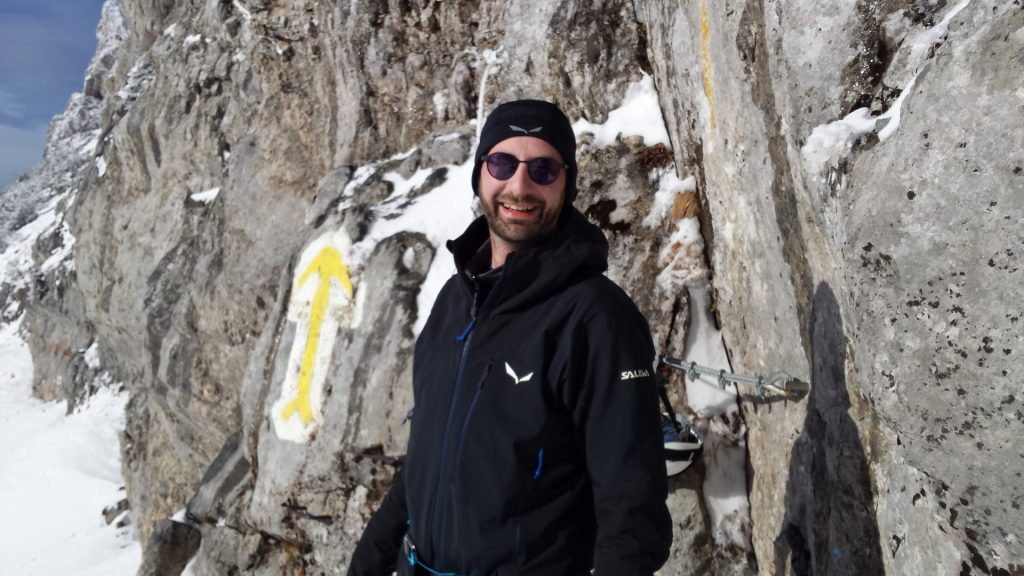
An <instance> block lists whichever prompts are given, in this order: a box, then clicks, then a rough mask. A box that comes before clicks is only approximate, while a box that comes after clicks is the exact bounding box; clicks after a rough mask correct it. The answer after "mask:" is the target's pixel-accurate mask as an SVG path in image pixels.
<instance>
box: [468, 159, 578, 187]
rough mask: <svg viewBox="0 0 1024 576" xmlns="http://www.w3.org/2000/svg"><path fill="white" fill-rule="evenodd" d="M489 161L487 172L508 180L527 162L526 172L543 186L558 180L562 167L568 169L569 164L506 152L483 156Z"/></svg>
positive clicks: (498, 178)
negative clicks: (519, 156) (525, 157)
mask: <svg viewBox="0 0 1024 576" xmlns="http://www.w3.org/2000/svg"><path fill="white" fill-rule="evenodd" d="M483 160H484V162H486V163H487V172H488V173H490V175H491V176H493V177H494V178H496V179H497V180H508V179H509V178H511V177H512V176H513V175H514V174H515V173H516V170H519V165H520V164H526V173H527V174H529V175H530V180H533V181H534V182H536V183H537V184H540V185H541V186H547V185H548V184H551V183H553V182H554V181H555V180H558V175H559V174H561V173H562V168H565V169H567V170H568V168H569V166H567V165H565V164H562V163H561V162H559V161H558V160H555V159H554V158H534V159H532V160H520V159H519V158H516V157H515V156H513V155H511V154H508V153H506V152H495V153H494V154H488V155H487V156H484V157H483Z"/></svg>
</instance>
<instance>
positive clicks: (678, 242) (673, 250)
mask: <svg viewBox="0 0 1024 576" xmlns="http://www.w3.org/2000/svg"><path fill="white" fill-rule="evenodd" d="M658 265H659V266H661V272H659V273H658V277H657V278H656V279H655V281H656V282H657V283H658V285H659V286H661V288H662V289H663V290H664V291H665V292H666V293H667V294H674V293H676V292H678V291H679V290H680V289H681V288H682V287H683V286H687V285H689V284H693V283H695V282H702V281H704V280H705V279H706V278H707V266H706V265H705V264H704V237H703V236H701V234H700V222H699V221H698V220H697V218H695V217H691V218H681V219H680V220H679V221H678V222H676V223H675V229H674V230H673V231H672V235H671V236H669V238H668V242H666V243H665V245H664V246H662V248H661V251H660V252H659V253H658Z"/></svg>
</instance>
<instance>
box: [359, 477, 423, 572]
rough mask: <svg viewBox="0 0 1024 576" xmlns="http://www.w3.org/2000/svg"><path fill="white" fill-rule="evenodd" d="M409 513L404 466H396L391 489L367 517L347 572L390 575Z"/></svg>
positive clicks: (393, 569) (393, 568)
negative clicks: (367, 520)
mask: <svg viewBox="0 0 1024 576" xmlns="http://www.w3.org/2000/svg"><path fill="white" fill-rule="evenodd" d="M408 517H409V514H408V512H407V509H406V503H405V468H404V467H403V468H401V469H399V470H398V473H397V474H395V480H394V482H393V483H392V484H391V490H389V491H388V493H387V496H385V497H384V500H383V501H382V502H381V503H380V507H379V508H377V511H376V512H374V513H373V516H371V517H370V521H369V522H368V523H367V524H366V529H365V530H364V531H363V536H362V537H361V538H360V539H359V544H358V545H356V550H355V552H354V553H353V554H352V562H351V563H349V567H348V576H391V574H392V573H393V572H394V571H395V563H396V561H397V560H398V554H399V551H400V550H401V546H402V537H403V536H405V531H406V519H407V518H408Z"/></svg>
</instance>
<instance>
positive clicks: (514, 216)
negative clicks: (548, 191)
mask: <svg viewBox="0 0 1024 576" xmlns="http://www.w3.org/2000/svg"><path fill="white" fill-rule="evenodd" d="M503 204H504V206H503ZM480 205H481V207H482V208H483V212H484V218H485V219H486V220H487V225H488V227H489V228H490V231H491V234H492V235H494V236H496V237H497V238H498V239H500V240H502V241H503V242H505V243H506V244H508V245H509V246H510V247H512V248H525V247H527V246H530V245H531V244H534V243H536V242H538V241H540V240H542V239H544V238H546V237H548V236H550V235H551V234H552V233H553V232H554V231H555V229H556V228H557V226H558V215H559V212H560V211H561V207H560V206H558V207H554V206H550V205H548V204H546V203H545V202H544V200H543V199H542V198H540V197H538V196H533V195H530V194H527V195H525V196H517V197H513V196H511V195H504V196H501V197H496V198H492V199H491V200H490V201H489V202H487V201H483V200H481V202H480ZM507 206H525V207H529V208H530V210H529V211H522V212H519V213H517V212H515V211H512V210H510V209H509V208H507Z"/></svg>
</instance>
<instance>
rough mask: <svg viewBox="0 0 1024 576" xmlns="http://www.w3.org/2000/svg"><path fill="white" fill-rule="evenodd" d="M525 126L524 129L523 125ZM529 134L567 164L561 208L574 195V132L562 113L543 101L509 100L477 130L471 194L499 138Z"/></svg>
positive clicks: (575, 170)
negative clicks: (477, 137) (488, 155)
mask: <svg viewBox="0 0 1024 576" xmlns="http://www.w3.org/2000/svg"><path fill="white" fill-rule="evenodd" d="M524 126H526V128H524ZM523 136H529V137H531V138H540V139H541V140H544V141H545V142H547V143H548V144H551V146H552V147H553V148H554V149H555V150H558V154H559V155H561V156H562V162H564V163H565V165H566V166H567V168H566V178H565V202H564V203H563V205H562V209H563V211H564V210H565V209H566V208H567V207H568V206H570V205H571V204H572V201H573V200H574V199H575V198H576V172H577V169H576V134H575V133H574V132H573V130H572V123H571V122H569V118H567V117H566V115H565V113H563V112H562V111H561V110H559V109H558V106H555V105H554V104H552V103H551V102H545V101H543V100H513V101H511V102H505V103H503V104H500V105H499V106H498V107H497V108H495V109H494V110H493V111H492V112H491V113H490V115H488V116H487V121H485V122H484V126H483V128H482V129H481V130H480V142H479V144H477V148H476V156H474V158H473V163H474V166H473V175H472V176H471V178H472V182H471V185H472V186H473V194H479V192H480V167H481V166H482V165H483V158H484V156H486V155H487V154H489V153H490V151H491V148H493V147H494V146H495V145H496V144H498V143H499V142H501V141H502V140H507V139H509V138H521V137H523Z"/></svg>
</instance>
